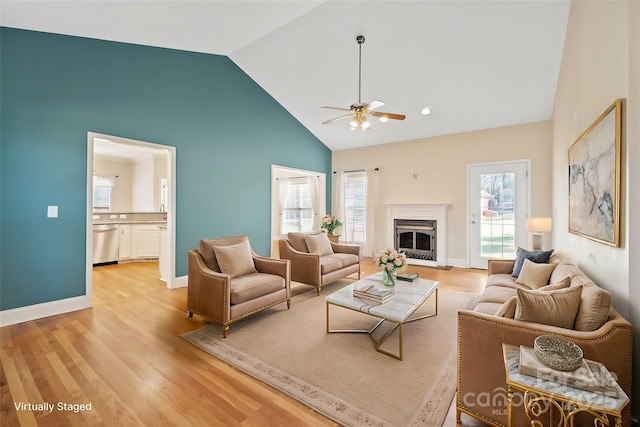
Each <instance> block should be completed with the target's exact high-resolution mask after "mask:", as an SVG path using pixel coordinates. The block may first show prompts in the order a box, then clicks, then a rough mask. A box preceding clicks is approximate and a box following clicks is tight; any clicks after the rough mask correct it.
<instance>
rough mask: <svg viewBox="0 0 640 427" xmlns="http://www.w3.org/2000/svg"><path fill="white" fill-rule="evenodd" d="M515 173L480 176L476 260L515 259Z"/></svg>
mask: <svg viewBox="0 0 640 427" xmlns="http://www.w3.org/2000/svg"><path fill="white" fill-rule="evenodd" d="M514 182H515V173H488V174H481V175H480V188H479V189H478V190H479V191H480V205H481V206H480V208H481V215H480V256H482V257H487V258H515V254H516V248H515V244H514V235H515V216H514V213H515V205H514V203H515V201H514V199H513V195H514V192H515V189H514V187H513V186H514Z"/></svg>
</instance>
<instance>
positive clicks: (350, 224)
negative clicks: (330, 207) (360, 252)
mask: <svg viewBox="0 0 640 427" xmlns="http://www.w3.org/2000/svg"><path fill="white" fill-rule="evenodd" d="M343 195H344V221H343V229H342V230H343V238H344V240H345V241H347V242H349V243H363V242H364V241H365V237H366V229H367V175H366V173H365V172H364V171H356V172H345V173H344V178H343Z"/></svg>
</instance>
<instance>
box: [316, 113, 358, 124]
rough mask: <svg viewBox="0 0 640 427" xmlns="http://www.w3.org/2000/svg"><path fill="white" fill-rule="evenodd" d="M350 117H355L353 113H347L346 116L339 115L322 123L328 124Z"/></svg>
mask: <svg viewBox="0 0 640 427" xmlns="http://www.w3.org/2000/svg"><path fill="white" fill-rule="evenodd" d="M348 117H353V114H345V115H344V116H339V117H336V118H333V119H330V120H327V121H326V122H322V124H323V125H328V124H329V123H333V122H336V121H338V120H342V119H346V118H348Z"/></svg>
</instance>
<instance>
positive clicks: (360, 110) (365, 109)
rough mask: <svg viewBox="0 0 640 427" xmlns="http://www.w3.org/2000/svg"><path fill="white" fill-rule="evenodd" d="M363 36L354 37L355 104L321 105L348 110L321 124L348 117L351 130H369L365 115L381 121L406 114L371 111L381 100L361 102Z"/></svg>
mask: <svg viewBox="0 0 640 427" xmlns="http://www.w3.org/2000/svg"><path fill="white" fill-rule="evenodd" d="M364 41H365V38H364V36H362V35H359V36H357V37H356V42H357V43H358V102H357V103H356V104H352V105H351V107H350V108H348V109H347V108H339V107H326V106H325V107H322V108H329V109H331V110H340V111H348V112H349V113H348V114H343V115H342V116H338V117H335V118H333V119H330V120H327V121H325V122H322V124H323V125H326V124H329V123H333V122H335V121H338V120H342V119H346V118H350V119H351V122H350V123H349V127H350V129H351V130H356V129H360V130H369V129H371V123H370V122H369V120H367V117H366V116H373V117H378V118H379V119H380V121H381V122H383V123H385V122H388V121H389V119H393V120H404V119H405V118H406V116H405V115H404V114H395V113H383V112H380V111H373V110H375V109H376V108H378V107H381V106H383V105H384V102H382V101H372V102H370V103H368V104H363V103H362V100H361V94H362V45H363V44H364Z"/></svg>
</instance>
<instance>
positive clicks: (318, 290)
mask: <svg viewBox="0 0 640 427" xmlns="http://www.w3.org/2000/svg"><path fill="white" fill-rule="evenodd" d="M316 294H318V296H320V287H319V286H318V288H317V289H316Z"/></svg>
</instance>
